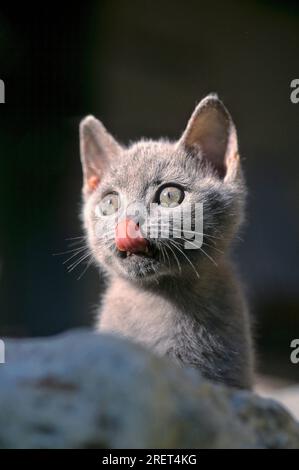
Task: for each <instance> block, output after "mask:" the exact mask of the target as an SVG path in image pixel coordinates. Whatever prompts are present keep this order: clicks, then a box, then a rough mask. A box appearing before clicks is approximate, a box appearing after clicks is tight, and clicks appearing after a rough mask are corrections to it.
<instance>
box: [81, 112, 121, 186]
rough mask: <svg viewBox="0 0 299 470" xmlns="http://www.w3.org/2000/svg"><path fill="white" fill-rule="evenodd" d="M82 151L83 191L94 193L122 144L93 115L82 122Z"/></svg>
mask: <svg viewBox="0 0 299 470" xmlns="http://www.w3.org/2000/svg"><path fill="white" fill-rule="evenodd" d="M80 151H81V163H82V170H83V193H84V194H86V195H88V194H90V193H92V192H93V191H94V190H95V189H96V188H97V186H98V184H99V183H100V180H101V178H102V175H103V172H104V171H105V170H106V168H107V167H108V166H109V164H110V160H112V159H113V158H115V157H116V156H117V155H119V154H120V152H121V146H120V145H119V144H118V143H117V142H116V140H115V139H114V138H113V137H112V135H111V134H109V133H108V132H107V130H106V129H105V127H104V126H103V124H102V123H101V122H100V121H98V120H97V119H96V118H94V117H93V116H87V117H86V118H85V119H83V121H81V123H80Z"/></svg>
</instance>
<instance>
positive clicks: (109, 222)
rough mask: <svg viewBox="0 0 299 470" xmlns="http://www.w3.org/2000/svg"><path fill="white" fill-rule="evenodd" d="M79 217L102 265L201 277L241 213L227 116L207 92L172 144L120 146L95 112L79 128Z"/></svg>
mask: <svg viewBox="0 0 299 470" xmlns="http://www.w3.org/2000/svg"><path fill="white" fill-rule="evenodd" d="M80 143H81V160H82V167H83V177H84V184H83V201H84V202H83V222H84V228H85V231H86V235H87V238H88V243H89V246H90V249H91V251H92V253H93V256H94V259H95V260H96V261H97V262H98V263H99V264H100V265H101V267H102V268H104V269H105V271H107V272H109V273H115V274H118V275H121V276H124V277H126V278H128V279H131V280H134V281H138V282H147V281H149V280H152V279H153V278H154V279H156V280H157V279H158V278H159V277H160V276H165V275H171V276H180V275H182V274H188V273H190V274H192V275H194V276H198V277H199V276H200V271H201V269H204V268H203V266H204V263H206V262H209V263H212V262H213V261H215V260H216V259H217V258H218V257H219V256H223V254H222V253H223V251H224V250H225V249H227V247H228V245H229V243H230V241H231V240H232V239H233V236H234V234H235V232H236V230H237V228H238V226H239V225H240V222H241V220H242V217H243V203H244V196H245V185H244V183H243V179H242V174H241V168H240V160H239V154H238V144H237V134H236V130H235V126H234V124H233V121H232V119H231V117H230V114H229V113H228V111H227V110H226V108H225V107H224V105H223V104H222V102H221V101H220V100H219V99H218V98H217V96H216V95H209V96H207V97H206V98H205V99H204V100H202V101H201V102H200V103H199V105H198V106H197V107H196V108H195V111H194V112H193V114H192V116H191V118H190V120H189V122H188V124H187V127H186V130H185V131H184V133H183V135H182V136H181V138H180V139H179V140H178V141H176V142H169V141H168V140H159V141H152V140H141V141H139V142H137V143H134V144H132V145H130V146H129V147H123V146H122V145H120V144H119V143H118V142H117V141H116V140H115V139H114V138H113V137H112V136H111V134H109V133H108V132H107V131H106V129H105V128H104V126H103V125H102V124H101V123H100V122H99V121H98V120H96V119H95V118H94V117H92V116H89V117H87V118H85V119H84V120H83V121H82V123H81V126H80Z"/></svg>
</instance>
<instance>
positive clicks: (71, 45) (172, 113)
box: [0, 0, 299, 378]
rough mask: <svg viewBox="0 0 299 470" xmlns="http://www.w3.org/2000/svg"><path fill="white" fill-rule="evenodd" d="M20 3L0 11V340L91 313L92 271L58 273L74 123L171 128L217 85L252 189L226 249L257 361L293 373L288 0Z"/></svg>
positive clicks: (298, 316)
mask: <svg viewBox="0 0 299 470" xmlns="http://www.w3.org/2000/svg"><path fill="white" fill-rule="evenodd" d="M79 5H80V6H77V5H76V6H72V7H70V6H69V4H68V3H65V4H63V3H62V2H60V4H57V5H55V3H53V2H49V5H48V6H47V5H45V4H37V5H34V7H33V6H32V8H30V3H29V2H24V3H23V4H22V3H20V4H18V5H17V6H16V5H15V4H13V3H9V4H8V5H2V6H1V8H0V79H2V80H4V82H5V85H6V104H2V105H0V162H1V166H0V207H1V226H0V299H1V307H0V308H1V312H0V336H2V337H3V336H36V335H50V334H54V333H57V332H60V331H63V330H65V329H68V328H71V327H76V326H81V325H90V324H91V323H92V319H93V311H94V307H95V305H96V304H97V302H98V298H99V293H100V291H101V290H102V289H103V281H102V280H101V279H99V276H98V273H97V271H96V270H95V269H94V268H90V269H88V270H87V272H86V273H85V274H84V276H83V277H82V278H81V279H80V280H77V279H78V277H79V276H80V274H81V272H82V271H83V269H84V265H80V266H79V267H78V269H75V270H74V271H73V272H72V273H70V274H68V273H67V271H66V268H65V265H63V261H64V260H65V259H67V256H66V255H65V256H53V254H54V253H58V252H63V251H65V250H67V249H68V247H69V242H68V241H67V239H68V238H71V237H77V236H80V235H81V234H82V232H81V227H80V222H79V219H78V214H79V207H80V191H81V168H80V161H79V142H78V123H79V121H80V119H81V118H82V117H83V116H84V115H86V114H89V113H93V114H95V115H96V116H97V117H99V118H100V119H102V120H103V121H104V123H105V125H106V126H107V127H108V128H109V130H110V131H111V132H112V133H113V134H114V135H116V137H117V138H119V139H120V140H121V141H123V142H125V143H127V142H128V141H129V140H134V139H138V138H140V137H141V136H148V137H160V136H161V135H166V136H168V137H170V138H176V137H178V136H179V135H180V133H181V132H182V130H183V129H184V126H185V124H186V120H187V118H188V117H189V115H190V113H191V112H192V110H193V107H194V106H195V104H196V103H197V102H198V101H199V100H200V99H201V98H202V97H204V96H205V95H206V94H207V93H209V92H211V91H216V92H218V93H219V95H220V97H221V98H222V99H223V100H224V102H225V104H226V105H227V107H228V108H229V109H230V111H231V113H232V115H233V118H234V120H235V122H236V124H237V128H238V131H239V141H240V149H241V154H242V157H243V164H244V169H245V174H246V176H247V181H248V185H249V188H250V193H249V199H248V223H247V226H246V227H245V229H244V231H243V234H242V237H241V238H242V241H240V242H239V243H238V246H237V252H236V258H237V260H238V263H239V266H240V271H241V273H242V275H243V279H244V280H245V282H246V284H247V286H248V296H249V299H250V302H251V310H252V315H253V317H254V319H255V322H256V328H255V332H256V333H255V334H256V338H257V345H258V356H259V368H260V370H261V371H262V372H264V373H268V374H275V375H276V376H280V377H289V378H296V377H298V378H299V368H298V366H295V365H292V364H291V363H290V360H289V355H290V341H291V340H292V339H293V338H296V337H297V338H298V337H299V242H298V239H299V222H298V209H299V181H298V176H299V156H298V153H299V152H298V149H299V138H298V134H299V127H298V125H299V104H298V105H295V104H292V103H291V101H290V92H291V90H290V82H291V80H293V79H294V78H298V75H299V67H298V65H299V64H298V59H299V57H298V51H299V7H298V6H297V5H296V2H290V1H284V2H282V1H281V2H274V1H252V2H249V1H244V2H237V1H228V2H212V1H210V2H204V1H198V0H197V1H195V0H189V1H179V0H162V1H160V2H153V1H151V2H150V1H137V0H130V1H129V0H127V1H116V0H110V1H108V0H107V1H89V2H81V3H80V4H79Z"/></svg>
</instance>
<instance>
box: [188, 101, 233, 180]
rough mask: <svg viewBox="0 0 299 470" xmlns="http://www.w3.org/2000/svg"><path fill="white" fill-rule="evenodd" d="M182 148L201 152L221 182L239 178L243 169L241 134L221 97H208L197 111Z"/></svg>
mask: <svg viewBox="0 0 299 470" xmlns="http://www.w3.org/2000/svg"><path fill="white" fill-rule="evenodd" d="M179 145H184V147H185V148H187V149H188V150H191V151H195V152H200V154H201V155H202V158H203V159H205V160H206V161H208V162H209V163H210V164H211V165H212V167H213V168H214V170H215V171H216V173H217V175H218V177H219V178H221V179H231V178H233V177H235V176H236V174H237V172H238V168H239V154H238V141H237V132H236V128H235V126H234V123H233V121H232V118H231V116H230V114H229V112H228V111H227V109H226V107H225V106H224V104H223V103H222V101H220V100H219V98H218V97H217V95H215V94H211V95H208V96H207V97H206V98H204V99H203V100H202V101H201V102H200V103H199V104H198V106H197V107H196V108H195V110H194V112H193V114H192V116H191V118H190V120H189V122H188V125H187V128H186V130H185V131H184V133H183V135H182V137H181V139H180V140H179Z"/></svg>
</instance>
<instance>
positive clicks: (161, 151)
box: [105, 140, 195, 190]
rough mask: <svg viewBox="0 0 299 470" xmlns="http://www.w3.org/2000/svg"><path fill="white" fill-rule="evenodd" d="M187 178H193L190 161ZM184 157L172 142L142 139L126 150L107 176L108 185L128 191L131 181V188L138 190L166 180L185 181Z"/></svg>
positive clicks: (181, 150) (186, 169)
mask: <svg viewBox="0 0 299 470" xmlns="http://www.w3.org/2000/svg"><path fill="white" fill-rule="evenodd" d="M192 163H193V165H192V170H193V171H190V176H192V174H193V175H194V173H195V172H194V162H192ZM187 167H188V165H187V164H186V154H185V152H184V151H183V149H180V148H178V147H177V145H176V144H175V143H172V142H170V141H167V140H160V141H152V140H142V141H140V142H137V143H134V144H132V145H131V147H129V148H127V149H125V150H124V151H123V153H122V155H121V156H120V158H119V159H118V160H117V162H115V163H114V164H113V165H112V167H111V171H110V172H109V174H108V175H107V179H108V180H109V181H110V183H113V184H115V185H116V186H118V187H120V188H126V189H127V188H128V186H132V185H129V184H128V182H129V181H134V185H133V186H134V189H135V190H138V189H139V190H141V189H143V188H144V187H145V186H148V185H150V184H159V183H161V182H167V181H170V182H171V181H173V182H176V181H178V182H179V181H181V182H182V183H184V181H187V180H188V168H187ZM105 182H106V178H105Z"/></svg>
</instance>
